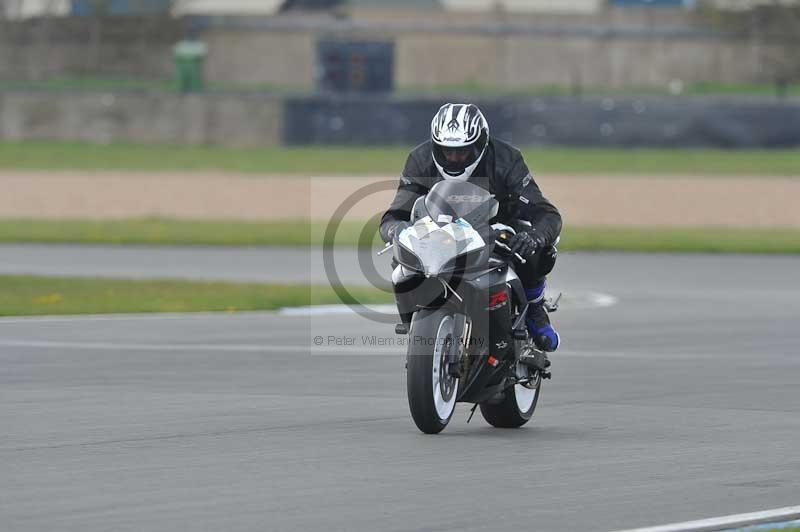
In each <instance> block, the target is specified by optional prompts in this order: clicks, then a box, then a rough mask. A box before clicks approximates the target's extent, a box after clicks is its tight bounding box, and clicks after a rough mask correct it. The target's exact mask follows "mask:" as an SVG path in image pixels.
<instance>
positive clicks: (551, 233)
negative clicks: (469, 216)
mask: <svg viewBox="0 0 800 532" xmlns="http://www.w3.org/2000/svg"><path fill="white" fill-rule="evenodd" d="M443 179H458V180H462V181H469V182H471V183H474V184H476V185H478V186H481V187H483V188H485V189H487V190H488V191H489V192H491V193H493V194H495V198H496V199H497V200H498V201H499V203H500V208H499V211H498V215H497V217H496V218H495V220H494V222H500V223H504V224H507V225H509V226H511V227H513V228H515V229H516V230H517V232H516V234H515V235H514V236H513V237H512V238H511V240H510V242H509V245H510V247H511V249H512V251H513V252H514V253H518V254H519V255H520V256H522V257H523V258H524V259H525V260H526V262H525V263H524V264H517V265H516V267H515V271H516V272H517V275H518V276H519V278H520V280H521V281H522V283H523V285H524V286H525V291H526V294H527V297H528V300H529V302H530V305H529V307H528V316H527V325H528V329H529V331H530V334H531V337H532V338H533V340H534V342H535V344H536V345H537V347H539V348H540V349H542V350H544V351H555V350H556V349H557V348H558V346H559V344H560V343H561V338H560V336H559V334H558V333H557V332H556V331H555V329H554V328H553V327H552V325H551V324H550V318H549V317H548V315H547V310H545V308H544V292H545V278H546V276H547V274H548V273H550V272H551V271H552V269H553V266H554V265H555V260H556V255H557V251H556V248H555V245H556V243H557V242H558V238H559V234H560V233H561V215H560V214H559V212H558V209H556V207H555V206H554V205H553V204H552V203H550V202H549V201H548V200H547V199H545V197H544V196H543V195H542V193H541V191H540V190H539V187H538V186H537V185H536V182H535V181H534V179H533V176H532V175H531V173H530V171H529V170H528V167H527V165H526V164H525V161H524V159H523V157H522V153H520V151H519V150H518V149H516V148H514V147H513V146H511V145H510V144H508V143H506V142H504V141H502V140H499V139H496V138H494V137H490V136H489V124H488V123H487V121H486V118H485V117H484V116H483V113H481V111H480V109H478V107H477V106H475V105H473V104H454V103H448V104H445V105H443V106H442V107H441V108H440V109H439V111H438V112H437V113H436V115H435V116H434V117H433V121H432V122H431V139H430V140H428V141H427V142H424V143H423V144H420V145H419V146H417V147H416V148H414V149H413V150H412V152H411V153H410V154H409V156H408V159H407V161H406V165H405V168H404V169H403V173H402V175H401V177H400V184H399V186H398V188H397V193H396V194H395V197H394V200H393V201H392V204H391V206H390V207H389V210H387V211H386V213H384V215H383V217H382V219H381V226H380V234H381V238H382V239H383V240H384V242H391V241H392V239H393V237H394V234H395V232H397V231H398V230H399V229H401V228H403V227H406V226H407V225H408V223H407V222H408V221H409V220H410V218H411V209H412V208H413V206H414V201H415V200H416V199H417V198H419V197H420V196H423V195H425V194H426V193H427V192H428V190H430V188H431V187H432V186H433V185H434V184H435V183H437V182H438V181H441V180H443Z"/></svg>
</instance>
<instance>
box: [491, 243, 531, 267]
mask: <svg viewBox="0 0 800 532" xmlns="http://www.w3.org/2000/svg"><path fill="white" fill-rule="evenodd" d="M494 243H495V245H496V246H500V247H501V248H502V249H504V250H506V251H508V252H509V253H510V252H511V248H510V247H508V244H505V243H503V242H501V241H499V240H497V239H495V241H494ZM514 256H515V257H516V258H517V260H518V261H519V262H520V264H525V263H527V262H528V261H527V260H525V259H524V258H522V255H520V254H519V253H514Z"/></svg>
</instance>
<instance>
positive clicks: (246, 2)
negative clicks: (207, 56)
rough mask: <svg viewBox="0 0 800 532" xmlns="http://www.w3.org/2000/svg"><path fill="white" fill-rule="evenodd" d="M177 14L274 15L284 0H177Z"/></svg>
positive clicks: (174, 9) (174, 11)
mask: <svg viewBox="0 0 800 532" xmlns="http://www.w3.org/2000/svg"><path fill="white" fill-rule="evenodd" d="M173 3H174V5H175V7H174V8H173V10H172V12H173V13H175V15H272V14H275V13H277V12H278V11H280V9H281V6H282V5H283V3H284V0H177V1H175V2H173Z"/></svg>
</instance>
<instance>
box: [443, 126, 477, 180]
mask: <svg viewBox="0 0 800 532" xmlns="http://www.w3.org/2000/svg"><path fill="white" fill-rule="evenodd" d="M485 146H486V136H485V135H481V136H480V138H478V140H477V141H475V142H473V143H472V144H470V145H468V146H459V147H453V146H442V145H440V144H438V143H436V142H434V143H433V157H434V159H436V162H437V163H438V164H439V166H441V167H442V168H443V169H444V171H445V172H447V173H448V174H450V175H454V176H457V175H460V174H462V173H463V172H464V170H466V169H467V167H469V166H471V165H472V164H473V163H475V161H477V160H478V157H480V156H481V153H483V149H484V147H485Z"/></svg>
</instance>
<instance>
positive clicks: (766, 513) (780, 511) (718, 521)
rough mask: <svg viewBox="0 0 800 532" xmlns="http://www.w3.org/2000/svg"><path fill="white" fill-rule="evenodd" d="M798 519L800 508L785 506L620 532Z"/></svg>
mask: <svg viewBox="0 0 800 532" xmlns="http://www.w3.org/2000/svg"><path fill="white" fill-rule="evenodd" d="M798 518H800V506H787V507H785V508H775V509H774V510H763V511H761V512H751V513H747V514H734V515H726V516H723V517H712V518H710V519H700V520H698V521H686V522H683V523H672V524H669V525H661V526H653V527H648V528H636V529H631V530H624V531H620V532H714V531H720V530H734V529H736V528H740V527H745V526H751V525H760V524H768V523H775V524H778V523H780V522H782V521H790V520H793V519H798Z"/></svg>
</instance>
